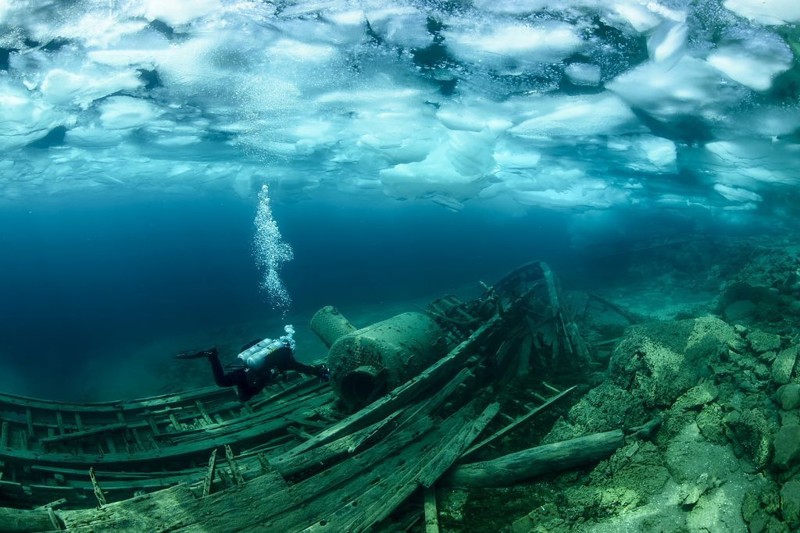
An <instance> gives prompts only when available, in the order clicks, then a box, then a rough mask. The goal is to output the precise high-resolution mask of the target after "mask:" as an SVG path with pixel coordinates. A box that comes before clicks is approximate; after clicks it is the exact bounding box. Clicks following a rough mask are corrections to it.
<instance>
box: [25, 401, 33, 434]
mask: <svg viewBox="0 0 800 533" xmlns="http://www.w3.org/2000/svg"><path fill="white" fill-rule="evenodd" d="M25 420H26V421H27V422H28V438H30V439H32V438H33V411H31V408H30V407H28V408H26V409H25Z"/></svg>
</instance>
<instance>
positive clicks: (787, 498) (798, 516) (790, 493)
mask: <svg viewBox="0 0 800 533" xmlns="http://www.w3.org/2000/svg"><path fill="white" fill-rule="evenodd" d="M781 515H783V520H784V521H785V522H786V523H787V525H788V526H789V527H790V528H792V530H794V531H797V528H798V526H800V479H793V480H791V481H788V482H787V483H785V484H784V485H783V488H781Z"/></svg>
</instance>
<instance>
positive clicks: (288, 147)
mask: <svg viewBox="0 0 800 533" xmlns="http://www.w3.org/2000/svg"><path fill="white" fill-rule="evenodd" d="M798 23H800V3H798V2H796V1H794V0H766V1H762V0H758V1H757V0H724V1H719V2H716V1H715V2H688V1H686V0H675V1H669V2H668V1H662V2H644V1H639V0H613V1H611V2H604V1H600V0H571V1H567V0H564V1H555V2H544V1H538V0H534V1H529V2H514V1H506V0H501V1H494V2H489V1H483V0H476V1H474V2H471V3H463V4H450V3H442V2H435V1H423V2H418V1H414V2H411V1H408V2H406V1H401V2H394V3H391V5H389V4H387V3H385V2H379V1H377V0H367V1H364V2H357V3H353V2H346V1H344V0H339V1H319V2H311V1H309V2H296V3H291V2H290V3H255V2H249V1H233V0H203V1H201V2H191V3H179V2H159V1H155V0H152V1H147V2H127V1H113V2H110V3H103V4H102V5H101V4H98V3H93V2H73V3H68V4H67V3H65V4H62V3H41V2H35V1H30V2H26V1H19V2H13V3H10V2H4V3H0V105H2V113H1V114H0V150H2V151H3V155H4V157H3V159H4V160H5V163H4V164H3V165H2V166H0V173H1V174H0V177H2V178H3V179H2V180H0V197H4V198H16V197H24V196H26V195H40V194H59V193H62V192H65V191H80V190H87V189H91V190H98V189H104V188H118V187H125V188H131V189H137V188H143V189H148V190H153V189H162V190H170V191H192V190H194V191H202V190H218V189H227V190H233V191H235V192H236V193H237V194H241V195H243V196H254V195H255V194H257V191H258V190H259V189H260V185H261V184H262V183H263V182H264V181H269V182H280V183H281V188H280V194H286V195H297V196H298V197H299V196H307V195H309V194H315V192H314V191H318V194H324V193H325V192H324V191H326V190H330V188H335V189H339V190H342V191H347V192H349V193H363V194H376V192H380V193H382V194H385V195H388V196H390V197H394V198H398V199H409V198H420V199H426V200H427V199H438V200H435V201H437V203H440V204H442V205H446V206H449V208H451V209H452V208H453V206H457V208H458V209H460V208H461V206H463V205H464V204H465V203H468V202H470V201H475V202H480V201H484V200H487V199H497V198H504V199H507V200H511V201H514V202H516V203H518V204H521V205H523V206H531V205H534V206H546V207H553V208H559V209H580V210H587V209H605V208H609V207H613V206H620V205H622V206H640V207H645V208H647V207H663V206H669V207H681V206H687V205H691V206H702V207H703V208H705V209H711V210H713V209H720V210H742V209H744V208H745V206H746V209H760V208H762V207H763V206H768V205H769V203H770V202H771V201H773V199H774V198H777V197H780V196H785V192H786V191H787V190H790V191H791V190H792V189H791V187H796V186H797V185H798V182H800V174H798V172H797V170H796V163H795V162H796V161H797V160H798V159H797V156H798V151H800V96H798V92H799V91H798V87H799V86H800V65H799V64H798V53H800V44H798V41H799V40H800V32H798V30H797V27H796V25H797V24H798ZM787 188H788V189H787ZM276 190H277V189H276Z"/></svg>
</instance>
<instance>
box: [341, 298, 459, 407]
mask: <svg viewBox="0 0 800 533" xmlns="http://www.w3.org/2000/svg"><path fill="white" fill-rule="evenodd" d="M446 352H447V344H446V341H445V339H444V333H443V332H442V330H441V328H440V327H439V326H438V325H437V324H436V322H434V321H433V319H432V318H430V317H429V316H428V315H425V314H422V313H417V312H410V313H403V314H400V315H397V316H395V317H392V318H389V319H387V320H384V321H382V322H378V323H376V324H373V325H371V326H367V327H365V328H362V329H359V330H356V331H353V332H351V333H348V334H346V335H344V336H342V337H340V338H339V339H338V340H336V341H335V342H334V343H333V345H332V346H331V348H330V351H329V352H328V361H327V363H328V367H329V368H330V371H331V384H332V386H333V389H334V391H335V392H336V394H337V395H338V396H339V398H341V399H342V400H343V401H344V402H345V403H346V404H347V405H348V406H350V407H354V408H355V407H361V406H363V405H366V404H368V403H370V402H371V401H373V400H375V399H376V398H378V397H380V396H381V395H383V394H384V393H385V392H387V391H389V390H391V389H393V388H394V387H396V386H398V385H400V384H401V383H404V382H405V381H407V380H408V379H409V378H411V377H413V376H415V375H417V374H419V373H420V372H421V371H422V370H424V369H425V368H427V367H428V366H430V365H431V364H432V363H433V362H434V361H436V360H437V359H439V358H441V357H442V356H443V355H444V354H445V353H446Z"/></svg>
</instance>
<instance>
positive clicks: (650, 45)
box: [647, 21, 688, 61]
mask: <svg viewBox="0 0 800 533" xmlns="http://www.w3.org/2000/svg"><path fill="white" fill-rule="evenodd" d="M687 34H688V27H687V25H686V23H683V22H680V23H674V22H671V21H670V22H665V23H663V24H662V25H661V26H659V27H658V28H657V29H656V30H655V31H654V32H653V33H652V34H651V35H650V37H649V38H648V39H647V51H648V52H649V54H650V59H652V60H653V61H668V60H672V61H675V60H676V59H677V58H678V57H679V56H680V55H681V54H683V51H684V49H685V48H686V36H687Z"/></svg>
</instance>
